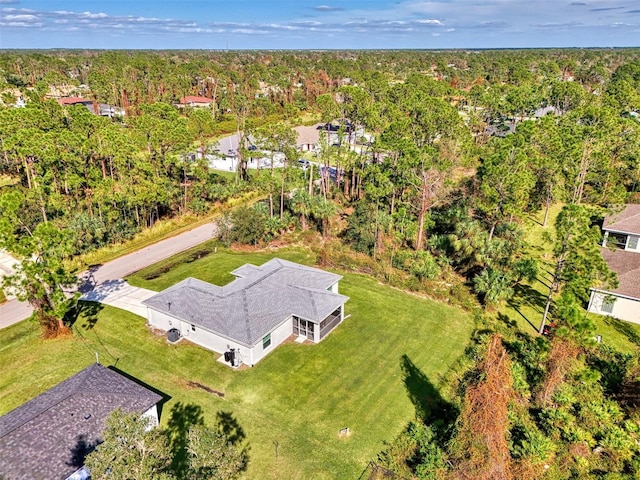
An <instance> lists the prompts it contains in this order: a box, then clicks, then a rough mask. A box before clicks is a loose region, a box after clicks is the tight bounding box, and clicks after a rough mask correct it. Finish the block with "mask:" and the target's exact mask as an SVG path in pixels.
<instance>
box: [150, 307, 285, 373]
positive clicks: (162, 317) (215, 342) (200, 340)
mask: <svg viewBox="0 0 640 480" xmlns="http://www.w3.org/2000/svg"><path fill="white" fill-rule="evenodd" d="M148 318H149V323H150V324H151V325H152V326H153V327H156V328H159V329H161V330H164V331H167V330H169V329H171V328H177V329H178V330H180V335H181V336H182V337H183V338H185V339H187V340H189V341H190V342H193V343H195V344H197V345H200V346H201V347H204V348H206V349H207V350H213V351H214V352H217V353H220V354H222V353H224V352H226V351H228V350H229V348H234V349H236V351H239V352H240V358H241V359H242V362H243V363H245V364H247V365H255V364H256V363H258V361H259V360H261V359H262V358H263V357H264V356H265V355H267V354H268V353H269V352H271V351H272V350H274V349H275V348H276V347H277V346H278V345H280V344H281V343H282V342H284V341H285V340H286V339H287V338H289V337H290V336H291V335H292V334H293V323H292V319H291V317H289V318H288V319H287V320H285V321H284V322H283V323H282V324H280V325H279V326H278V327H276V328H275V329H274V330H272V331H271V345H270V346H269V347H268V348H267V349H266V350H265V349H263V348H262V338H261V339H260V340H259V341H258V343H257V344H256V345H254V346H253V347H252V348H248V347H246V346H244V345H241V344H239V343H237V342H234V341H232V340H229V339H227V338H225V337H222V336H220V335H217V334H215V333H212V332H210V331H208V330H205V329H203V328H201V327H200V326H198V325H194V327H195V330H194V329H193V328H192V324H190V323H188V322H185V321H183V320H179V319H177V318H173V317H171V316H170V315H167V314H165V313H162V312H158V311H157V310H153V309H151V308H149V309H148Z"/></svg>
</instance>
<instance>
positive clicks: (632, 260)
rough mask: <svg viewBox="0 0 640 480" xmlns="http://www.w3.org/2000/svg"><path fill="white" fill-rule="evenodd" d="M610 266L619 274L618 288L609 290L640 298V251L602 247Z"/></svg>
mask: <svg viewBox="0 0 640 480" xmlns="http://www.w3.org/2000/svg"><path fill="white" fill-rule="evenodd" d="M601 253H602V257H603V258H604V259H605V261H606V262H607V264H608V265H609V268H610V269H611V270H613V271H614V272H616V273H617V274H618V288H615V289H612V290H607V291H610V292H612V293H618V294H620V295H625V296H627V297H633V298H637V299H640V253H637V252H631V251H628V250H614V251H611V250H609V249H608V248H604V247H602V248H601Z"/></svg>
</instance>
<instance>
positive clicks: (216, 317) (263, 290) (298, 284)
mask: <svg viewBox="0 0 640 480" xmlns="http://www.w3.org/2000/svg"><path fill="white" fill-rule="evenodd" d="M231 273H232V274H233V275H235V276H236V277H237V278H236V279H235V280H233V281H232V282H230V283H229V284H227V285H225V286H223V287H219V286H216V285H212V284H210V283H206V282H203V281H201V280H197V279H195V278H187V279H186V280H183V281H182V282H179V283H177V284H176V285H173V286H172V287H169V288H167V289H166V290H164V291H162V292H160V293H158V294H157V295H155V296H153V297H151V298H149V299H147V300H145V301H144V302H142V303H143V304H144V305H146V306H147V309H148V319H149V323H150V324H151V325H152V326H153V327H156V328H159V329H161V330H165V331H170V330H171V329H177V330H178V331H179V332H180V337H182V338H186V339H187V340H189V341H191V342H193V343H196V344H198V345H201V346H203V347H205V348H207V349H209V350H213V351H214V352H218V353H220V354H225V360H226V361H229V362H230V363H231V364H232V365H233V366H238V365H239V364H240V363H244V364H247V365H251V366H253V365H255V364H256V363H258V361H260V360H261V359H262V358H263V357H264V356H265V355H267V354H268V353H269V352H271V351H272V350H274V349H275V348H276V347H277V346H278V345H279V344H281V343H282V342H284V341H285V340H287V339H288V338H289V337H291V335H295V336H297V337H298V338H297V339H298V340H299V341H304V340H310V341H312V342H314V343H318V342H319V341H321V340H322V339H323V338H325V337H326V336H327V334H328V333H329V332H331V331H332V330H333V329H334V328H336V327H337V326H338V325H339V324H340V323H341V322H342V320H343V319H344V304H345V302H346V301H347V300H348V297H345V296H344V295H340V294H339V293H338V282H339V281H340V279H341V278H342V277H341V276H340V275H336V274H334V273H330V272H325V271H323V270H320V269H317V268H311V267H307V266H305V265H300V264H297V263H294V262H289V261H287V260H282V259H279V258H274V259H272V260H269V261H268V262H266V263H265V264H263V265H262V266H260V267H257V266H255V265H251V264H245V265H243V266H241V267H239V268H237V269H235V270H234V271H233V272H231ZM170 333H171V332H170ZM174 333H177V332H175V331H174ZM230 354H232V355H233V357H231V356H230Z"/></svg>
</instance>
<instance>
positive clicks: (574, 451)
mask: <svg viewBox="0 0 640 480" xmlns="http://www.w3.org/2000/svg"><path fill="white" fill-rule="evenodd" d="M569 453H570V454H571V455H572V456H573V457H585V458H586V457H588V456H590V455H591V448H589V445H587V444H586V443H584V442H583V443H574V444H573V445H571V446H570V447H569Z"/></svg>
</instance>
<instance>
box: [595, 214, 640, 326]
mask: <svg viewBox="0 0 640 480" xmlns="http://www.w3.org/2000/svg"><path fill="white" fill-rule="evenodd" d="M602 229H603V230H604V240H603V248H602V249H601V253H602V256H603V257H604V259H605V261H606V262H607V264H608V265H609V268H611V270H613V271H614V272H616V273H617V274H618V282H619V285H618V288H616V289H613V290H600V289H595V288H594V289H591V298H590V300H589V306H588V308H587V309H588V311H590V312H593V313H599V314H601V315H607V316H609V317H615V318H618V319H620V320H626V321H628V322H633V323H637V324H640V205H626V206H625V208H624V209H623V210H622V211H621V212H620V213H616V214H613V215H610V216H608V217H606V218H605V219H604V224H603V227H602ZM612 245H615V247H616V250H614V251H612V250H610V249H609V247H610V246H612Z"/></svg>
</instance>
